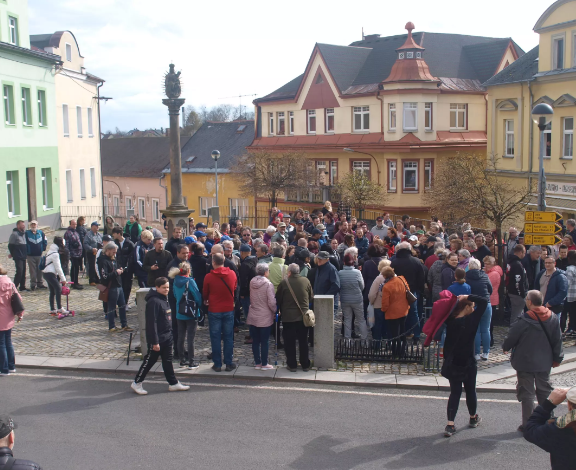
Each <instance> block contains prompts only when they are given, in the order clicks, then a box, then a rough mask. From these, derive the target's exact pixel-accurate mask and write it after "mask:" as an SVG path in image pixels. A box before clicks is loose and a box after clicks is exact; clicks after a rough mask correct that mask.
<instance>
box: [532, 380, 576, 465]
mask: <svg viewBox="0 0 576 470" xmlns="http://www.w3.org/2000/svg"><path fill="white" fill-rule="evenodd" d="M564 400H567V404H568V413H567V414H565V415H564V416H561V417H559V418H552V419H551V416H552V412H553V411H554V408H556V407H557V406H558V405H559V404H560V403H562V402H563V401H564ZM524 439H526V440H527V441H528V442H531V443H532V444H535V445H537V446H538V447H540V448H541V449H542V450H544V451H546V452H548V453H549V454H550V463H551V465H552V470H572V469H574V462H576V387H572V388H571V389H570V390H566V389H562V388H557V389H555V390H552V393H550V396H549V397H548V399H547V400H546V401H545V402H544V403H543V404H542V405H538V406H537V407H536V409H535V410H534V413H532V416H530V418H529V419H528V423H527V424H526V427H525V429H524Z"/></svg>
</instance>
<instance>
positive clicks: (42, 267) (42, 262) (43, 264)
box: [38, 253, 52, 272]
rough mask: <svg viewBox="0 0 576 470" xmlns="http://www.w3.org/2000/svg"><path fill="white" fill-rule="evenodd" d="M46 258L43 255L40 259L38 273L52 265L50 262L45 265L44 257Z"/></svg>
mask: <svg viewBox="0 0 576 470" xmlns="http://www.w3.org/2000/svg"><path fill="white" fill-rule="evenodd" d="M50 254H52V253H50ZM47 256H48V255H43V256H42V257H41V258H40V263H39V264H38V269H40V271H42V272H43V271H44V270H45V269H46V267H47V266H50V265H51V264H52V261H50V262H49V263H48V264H46V257H47Z"/></svg>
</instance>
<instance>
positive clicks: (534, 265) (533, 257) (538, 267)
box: [522, 245, 544, 290]
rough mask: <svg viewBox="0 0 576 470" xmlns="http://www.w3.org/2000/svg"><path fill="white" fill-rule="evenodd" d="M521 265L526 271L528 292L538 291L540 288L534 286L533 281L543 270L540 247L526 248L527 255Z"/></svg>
mask: <svg viewBox="0 0 576 470" xmlns="http://www.w3.org/2000/svg"><path fill="white" fill-rule="evenodd" d="M522 265H523V266H524V269H525V270H526V279H527V280H528V290H532V289H536V290H540V286H536V285H534V280H535V279H536V276H537V275H538V273H539V272H540V271H542V270H543V269H544V260H542V247H541V246H539V245H532V246H531V247H530V248H528V253H526V256H525V257H524V258H523V259H522Z"/></svg>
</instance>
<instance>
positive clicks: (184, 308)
mask: <svg viewBox="0 0 576 470" xmlns="http://www.w3.org/2000/svg"><path fill="white" fill-rule="evenodd" d="M220 279H222V278H220ZM189 284H190V280H188V282H186V290H185V291H184V293H183V294H182V298H181V299H180V303H179V304H178V313H179V314H180V315H184V316H185V317H190V318H191V319H196V318H197V317H199V315H198V304H197V303H196V300H194V296H193V295H190V291H189V290H188V286H189ZM226 286H228V284H226Z"/></svg>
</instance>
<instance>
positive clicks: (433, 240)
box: [426, 237, 438, 243]
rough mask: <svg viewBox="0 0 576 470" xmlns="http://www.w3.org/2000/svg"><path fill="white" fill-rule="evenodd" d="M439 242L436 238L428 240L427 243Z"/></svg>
mask: <svg viewBox="0 0 576 470" xmlns="http://www.w3.org/2000/svg"><path fill="white" fill-rule="evenodd" d="M437 241H438V239H437V238H436V237H428V240H426V242H427V243H430V242H434V243H436V242H437Z"/></svg>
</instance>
